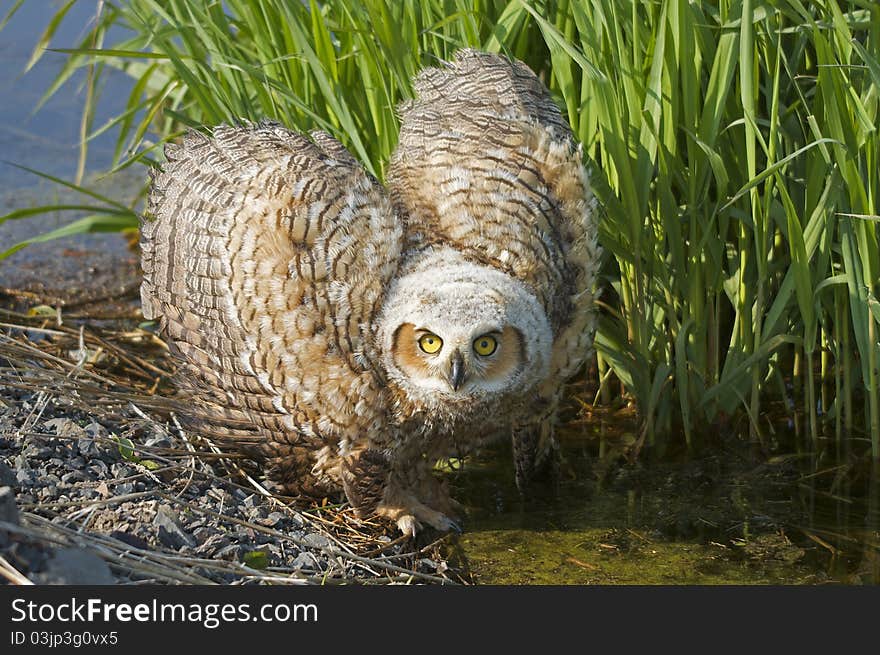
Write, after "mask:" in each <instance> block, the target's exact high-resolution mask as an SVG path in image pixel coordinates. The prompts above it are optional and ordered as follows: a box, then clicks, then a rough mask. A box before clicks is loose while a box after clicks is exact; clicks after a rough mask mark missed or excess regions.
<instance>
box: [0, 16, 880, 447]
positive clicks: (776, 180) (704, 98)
mask: <svg viewBox="0 0 880 655" xmlns="http://www.w3.org/2000/svg"><path fill="white" fill-rule="evenodd" d="M100 7H101V11H100V14H99V16H98V17H97V20H96V23H95V25H94V27H93V29H92V31H91V32H90V33H89V34H87V35H86V37H85V38H84V39H83V41H82V43H80V44H78V45H75V47H72V48H69V49H66V50H62V51H61V52H63V53H65V56H67V57H68V60H67V66H66V67H65V69H64V71H62V73H61V75H60V76H59V79H58V80H57V82H56V84H55V85H53V86H52V88H50V89H49V91H48V93H49V94H51V93H56V92H58V90H59V89H61V88H63V85H64V82H65V81H66V80H67V79H68V78H69V76H70V75H71V74H72V73H73V72H74V71H75V70H76V69H78V68H81V67H84V66H90V67H92V68H91V69H90V70H91V72H92V74H93V76H99V75H100V74H101V71H102V70H103V67H107V66H111V67H115V68H120V69H122V70H124V71H126V72H127V73H129V74H130V75H131V76H132V77H133V78H134V80H135V82H134V85H133V88H132V92H131V95H130V97H129V101H128V106H127V109H126V110H125V111H124V112H123V113H121V114H120V115H119V116H117V117H116V118H115V119H114V120H112V121H111V122H110V123H109V124H106V125H102V126H99V127H97V128H95V129H93V130H92V135H94V134H97V133H99V132H103V131H105V130H108V129H113V130H116V131H117V133H118V135H119V136H118V142H117V149H116V159H115V163H114V166H115V167H116V168H122V167H127V166H130V165H132V164H137V165H143V164H151V163H153V160H154V159H157V149H158V147H159V146H160V145H161V143H162V142H163V141H165V140H168V139H173V138H175V136H177V135H178V134H179V133H180V132H181V130H182V129H184V128H185V127H187V126H192V127H198V126H202V125H213V124H217V123H222V122H236V121H239V120H242V119H248V120H258V119H261V118H266V117H269V118H274V119H277V120H280V121H281V122H283V123H285V124H287V125H289V126H294V127H296V128H299V129H303V130H307V129H311V128H314V127H319V128H322V129H324V130H327V131H328V132H330V133H332V134H333V135H335V136H336V137H338V138H339V139H340V140H342V141H343V143H345V144H346V145H347V146H348V147H349V148H350V149H351V150H352V151H353V152H354V153H355V155H356V156H358V157H359V158H360V159H361V160H362V161H363V162H364V164H365V165H366V167H367V168H368V169H369V170H371V171H372V172H373V173H375V174H376V175H378V176H379V177H381V176H382V175H383V171H384V166H385V164H386V162H387V161H388V157H389V155H390V153H391V152H392V150H393V148H394V146H395V143H396V138H397V132H398V122H397V117H396V114H395V111H394V107H395V105H396V104H397V103H398V102H399V101H400V100H402V99H404V98H406V97H408V96H409V95H410V93H411V87H410V78H411V77H412V75H413V74H414V73H415V72H416V71H417V70H418V69H419V68H421V67H422V66H424V65H431V64H435V63H437V62H438V61H439V60H442V59H445V58H448V57H449V56H450V55H451V53H452V52H453V51H454V50H456V49H457V48H459V47H461V46H465V45H467V46H474V47H479V48H483V49H486V50H490V51H499V52H504V53H507V54H509V55H511V56H514V57H517V58H520V59H523V60H524V61H526V62H527V63H528V64H529V65H530V66H531V67H532V68H533V69H534V70H535V71H536V72H538V74H539V75H541V76H542V77H543V79H544V80H545V81H546V83H547V84H548V86H549V87H550V89H551V91H552V92H553V94H554V96H555V97H556V99H557V100H558V102H559V104H560V106H561V107H562V108H564V110H565V111H566V112H567V115H568V118H569V121H570V122H571V125H572V127H573V129H574V131H575V133H576V134H577V136H578V137H579V139H580V140H581V141H582V142H583V144H584V151H585V157H586V159H587V162H588V164H589V166H590V168H591V170H592V179H593V185H594V188H595V192H596V194H597V196H598V198H599V200H600V204H601V207H602V222H601V231H600V239H601V242H602V245H603V246H604V248H605V251H606V253H607V261H606V262H605V264H604V268H603V272H604V276H603V284H604V285H605V286H606V287H607V290H606V292H605V294H604V295H603V299H602V303H603V304H602V307H603V315H602V320H601V324H600V330H599V334H598V336H597V339H596V346H597V351H598V361H597V365H598V370H599V373H600V379H601V381H602V386H601V389H600V393H599V394H597V397H601V398H604V399H606V400H608V399H610V400H611V401H613V400H614V394H613V393H612V389H617V388H619V387H620V386H621V385H622V386H623V387H624V388H625V393H626V396H627V397H628V398H632V399H634V401H635V402H636V404H637V407H638V409H639V414H640V417H641V418H642V421H643V425H644V437H645V439H646V440H647V442H648V443H652V444H655V445H658V446H660V445H666V444H669V443H671V442H672V441H671V440H674V439H675V438H676V437H675V436H674V435H679V434H681V435H683V439H684V441H685V443H686V444H687V445H688V446H694V445H696V444H697V442H698V441H699V436H700V434H702V433H703V431H704V429H705V428H706V426H708V425H711V424H712V423H713V422H714V421H716V420H717V419H718V418H719V417H721V416H724V415H731V414H738V415H742V416H745V417H747V420H748V421H749V424H750V434H751V435H752V437H753V438H755V439H763V438H764V433H765V431H766V426H767V420H766V419H765V418H764V414H763V412H762V408H764V407H765V406H766V405H767V402H768V398H770V397H776V396H779V395H780V394H781V395H782V396H783V397H785V398H787V399H788V400H789V401H790V404H791V405H792V406H794V407H801V408H804V409H805V413H806V416H807V424H808V427H809V434H810V435H811V437H812V439H813V440H815V441H818V440H819V439H820V436H821V435H823V434H833V435H835V436H836V437H837V439H842V438H844V437H845V436H853V435H859V434H869V435H870V441H871V448H872V453H873V456H874V457H880V404H878V402H880V398H878V384H877V378H878V370H877V365H878V336H880V328H878V321H880V303H878V300H877V298H876V295H877V285H878V281H880V280H878V275H880V253H878V243H877V229H876V223H877V221H878V220H880V216H878V213H880V212H878V207H877V202H878V198H877V195H878V191H880V151H878V136H877V127H876V125H877V113H878V92H880V7H878V5H877V4H876V3H874V2H869V1H866V0H852V1H850V2H837V1H835V0H827V1H819V2H812V3H804V2H800V1H799V0H775V1H772V2H769V1H759V0H742V1H740V0H717V1H714V2H702V3H699V2H687V1H685V0H651V1H648V0H637V1H635V2H629V1H626V2H625V1H623V0H556V1H554V2H550V1H547V2H542V1H539V0H512V1H510V2H505V1H501V0H416V1H411V2H385V1H380V0H364V1H362V2H359V3H352V2H343V1H342V0H327V1H324V2H317V1H316V0H312V1H311V2H298V1H284V0H264V1H263V2H260V3H252V2H246V1H244V0H227V1H225V2H223V3H221V2H216V1H209V0H128V1H127V2H103V3H100ZM62 11H63V10H62ZM59 14H61V12H59ZM59 20H60V19H59ZM53 25H55V23H54V22H50V23H49V24H48V28H47V34H46V35H44V39H43V41H45V42H48V41H49V40H50V39H51V36H52V34H51V32H52V30H53V29H54V27H53ZM111 26H112V27H117V28H118V27H123V28H125V29H126V33H127V34H128V35H129V36H128V38H125V39H123V40H121V41H119V42H117V43H113V44H110V45H106V46H105V47H100V46H99V47H96V45H95V44H102V43H106V38H105V37H106V34H107V32H108V31H109V29H110V28H111ZM39 54H40V53H37V55H39ZM54 56H58V55H54ZM94 86H95V85H94V84H91V85H90V87H89V88H90V89H92V88H94ZM87 143H88V139H86V140H85V141H84V144H83V147H87ZM106 200H107V202H106V203H104V205H105V206H106V207H105V208H106V209H107V210H108V211H107V212H106V215H107V216H108V217H109V219H108V220H111V221H112V220H115V221H118V220H119V215H120V208H119V207H118V206H117V205H115V204H113V203H112V202H111V201H110V200H109V199H106ZM89 207H90V211H92V212H93V214H97V215H98V216H100V215H101V214H102V212H101V211H100V209H101V207H100V206H99V207H97V208H96V207H94V206H92V205H89ZM28 211H31V210H21V211H20V212H18V213H16V212H13V213H12V214H10V215H7V216H6V217H0V221H3V220H6V219H9V218H17V217H22V216H24V215H26V214H27V212H28ZM92 218H93V220H94V216H92ZM7 252H8V251H7ZM614 380H618V381H619V382H620V383H621V385H617V384H612V383H613V381H614ZM860 417H864V420H863V421H862V420H860ZM670 435H673V436H670Z"/></svg>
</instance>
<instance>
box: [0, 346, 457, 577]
mask: <svg viewBox="0 0 880 655" xmlns="http://www.w3.org/2000/svg"><path fill="white" fill-rule="evenodd" d="M0 355H2V353H0ZM0 369H2V357H0ZM0 372H2V371H0ZM0 401H2V402H0V521H2V522H5V523H7V524H9V525H10V527H8V528H6V529H4V528H3V527H0V556H2V557H3V558H4V559H5V560H6V562H7V563H8V564H9V565H10V566H11V567H13V568H14V569H16V570H17V571H18V572H19V573H21V574H22V575H24V576H26V577H28V578H29V579H30V580H31V581H33V582H34V583H37V584H113V583H122V584H130V583H142V582H154V583H199V584H204V583H221V584H227V583H233V582H234V583H236V584H250V583H263V582H264V580H270V581H278V580H279V579H284V578H287V579H289V580H290V581H291V582H298V583H312V582H313V583H334V582H336V583H340V582H343V583H345V582H359V581H366V580H367V579H372V581H377V580H378V581H380V582H407V583H409V582H442V581H443V579H442V578H439V577H436V571H438V570H446V569H447V568H448V567H447V565H446V564H445V563H444V564H443V566H442V567H440V568H438V563H439V562H440V561H442V560H443V559H444V557H445V550H443V549H442V548H439V547H437V546H436V545H432V546H431V548H429V549H423V548H422V547H423V546H426V545H428V544H431V542H432V541H433V540H435V539H437V537H438V535H436V534H433V535H431V534H424V535H420V538H421V539H422V540H421V541H420V542H417V543H413V542H412V541H408V540H399V539H397V537H398V535H397V534H395V533H394V532H392V531H391V530H390V529H388V528H386V527H385V526H382V525H375V524H370V523H364V522H362V521H360V520H358V519H357V518H356V517H354V515H353V513H352V512H351V511H350V510H347V509H345V508H343V509H341V510H338V511H336V510H329V509H327V508H322V509H321V511H320V512H319V513H318V514H316V515H311V514H310V513H308V512H304V511H302V509H301V508H299V507H296V506H292V505H289V504H288V503H287V502H285V500H284V499H275V498H273V497H267V496H265V495H263V493H261V492H260V491H259V490H258V489H257V488H255V487H254V485H253V484H252V483H251V482H250V481H249V480H248V479H247V478H246V477H244V476H243V475H242V473H243V470H242V469H241V468H239V464H240V465H243V466H245V467H246V468H245V469H244V471H247V472H248V474H249V475H251V476H253V477H254V478H255V479H259V477H258V476H259V475H260V474H259V470H258V469H256V468H255V467H252V466H251V465H249V464H248V463H247V462H246V461H243V460H234V461H230V460H226V459H222V458H218V457H202V456H201V453H204V447H203V446H202V447H199V448H194V445H193V439H192V438H190V437H188V435H185V434H184V433H183V432H182V431H181V430H179V428H178V427H177V425H176V424H175V423H174V422H173V420H171V421H169V420H168V417H166V418H164V419H159V418H154V417H153V416H151V415H148V414H146V413H145V412H144V411H142V410H140V409H138V408H136V407H134V406H132V405H131V403H128V404H125V403H121V404H118V405H113V406H112V411H111V410H110V409H106V410H105V409H104V408H103V406H101V405H98V404H96V405H94V406H90V405H89V404H88V403H83V402H82V401H81V399H80V402H72V399H71V398H68V397H66V396H65V395H64V394H60V395H58V396H50V395H48V394H46V393H44V392H42V391H37V392H34V391H7V390H6V389H4V388H3V385H2V376H0ZM108 407H109V406H108ZM304 508H305V506H303V509H304ZM334 512H335V513H334ZM389 536H390V537H391V538H389ZM358 552H361V553H365V554H366V555H368V556H369V557H366V556H358V555H357V553H358ZM377 553H378V554H377ZM432 558H434V559H436V560H437V561H435V562H433V564H432V565H428V564H426V560H427V561H432ZM254 567H257V568H254ZM432 576H433V577H432ZM444 578H446V579H447V580H449V581H452V580H456V578H455V577H454V576H453V577H450V576H444ZM458 580H460V578H458ZM5 581H6V576H0V583H2V582H5Z"/></svg>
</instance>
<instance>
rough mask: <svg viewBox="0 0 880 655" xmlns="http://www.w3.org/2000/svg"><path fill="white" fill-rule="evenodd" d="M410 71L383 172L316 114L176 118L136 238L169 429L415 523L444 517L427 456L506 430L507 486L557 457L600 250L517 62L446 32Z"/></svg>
mask: <svg viewBox="0 0 880 655" xmlns="http://www.w3.org/2000/svg"><path fill="white" fill-rule="evenodd" d="M413 83H414V90H415V97H414V99H412V100H410V101H407V102H405V103H403V104H402V105H401V106H400V107H399V115H400V124H401V127H400V136H399V143H398V146H397V148H396V150H395V152H394V153H393V155H392V157H391V160H390V162H389V163H388V166H387V174H386V176H385V177H386V180H385V184H384V185H383V184H381V183H380V182H379V181H378V180H377V179H375V178H374V177H372V176H371V175H369V174H368V173H367V172H366V171H365V169H364V168H363V167H362V166H361V164H359V163H358V161H357V160H356V159H355V158H354V157H353V156H352V155H351V154H350V153H349V152H348V151H347V150H346V149H345V147H344V146H343V145H342V144H341V143H339V142H338V141H337V140H335V139H334V138H332V137H331V136H329V135H328V134H326V133H324V132H312V133H310V134H309V135H306V134H302V133H298V132H295V131H291V130H288V129H286V128H284V127H282V126H281V125H279V124H275V123H271V122H264V123H260V124H247V125H243V126H237V127H230V126H220V127H216V128H214V129H213V130H212V131H211V134H210V135H205V134H202V133H199V132H195V131H193V132H190V133H188V134H187V135H186V136H185V137H184V138H183V140H182V143H179V144H169V145H168V146H167V147H166V149H165V156H166V162H165V163H164V165H163V166H162V168H161V170H158V169H154V170H153V173H152V185H151V190H150V195H149V201H148V206H147V211H146V212H145V216H144V218H143V220H142V222H141V233H140V235H141V241H140V243H141V250H142V268H143V284H142V287H141V295H142V302H143V313H144V316H145V318H147V319H156V320H157V321H158V326H159V330H160V333H161V334H162V335H163V336H164V338H165V339H166V340H167V342H168V344H169V347H170V349H171V351H172V352H173V353H174V355H176V357H177V358H179V361H180V367H179V378H180V379H179V382H180V384H181V386H182V391H183V393H184V394H185V397H186V399H187V405H188V407H189V411H188V416H187V420H188V422H189V425H190V426H192V427H193V429H196V430H198V431H199V432H201V433H202V434H206V435H209V436H211V437H212V438H213V439H215V440H216V441H217V442H218V443H220V444H222V445H225V446H227V447H229V448H231V449H234V450H236V451H238V452H241V453H244V454H246V455H248V456H250V457H253V458H256V459H258V460H259V461H261V462H263V465H264V467H265V471H266V475H267V477H268V478H269V480H271V481H272V483H273V484H274V485H275V486H276V488H277V489H278V490H279V491H281V492H283V493H287V494H291V495H296V496H307V497H308V496H311V497H319V498H320V497H327V496H331V497H332V495H334V494H336V495H338V496H339V497H340V498H341V497H342V495H343V494H344V497H345V498H346V499H347V500H348V501H349V502H350V504H351V505H352V506H353V507H354V508H355V510H356V512H357V514H358V515H359V516H362V517H367V516H377V517H384V519H387V520H389V521H392V522H395V523H396V524H397V526H398V527H399V528H400V530H401V531H403V532H404V533H406V534H412V535H415V534H416V531H417V530H418V529H421V528H422V527H424V526H431V527H433V528H436V529H438V530H449V529H457V528H458V526H457V524H456V517H457V513H458V512H457V509H458V506H457V504H456V503H455V502H454V501H453V500H452V499H451V498H450V494H449V492H448V490H447V488H446V485H445V484H444V483H442V482H441V481H440V479H438V477H436V476H435V474H434V473H433V469H434V468H435V465H436V463H437V462H438V461H439V460H442V459H444V458H450V457H459V458H460V457H465V456H466V455H468V454H469V453H473V452H475V450H477V449H478V448H480V447H481V446H482V445H484V444H486V443H487V442H489V441H490V440H492V439H499V438H508V439H511V440H512V443H513V453H514V460H515V461H514V465H515V470H516V479H517V483H518V484H519V485H520V486H521V487H525V485H526V484H527V483H528V482H529V480H530V479H531V477H532V475H533V473H534V471H535V470H537V468H538V467H539V466H540V465H541V463H542V461H544V460H545V459H546V457H547V456H548V454H550V453H552V452H553V449H554V445H555V439H554V421H555V419H556V414H557V408H558V407H559V404H560V398H561V397H562V394H563V390H564V384H565V381H566V380H567V379H569V378H570V377H571V376H572V375H573V374H575V373H576V372H577V371H578V369H579V368H580V367H581V366H582V364H583V363H584V361H585V359H586V358H587V357H588V356H589V355H590V351H591V347H592V339H593V333H594V328H595V308H594V287H595V283H596V275H597V269H598V266H599V257H600V249H599V246H598V245H597V228H596V222H595V219H594V214H595V212H594V202H593V199H592V195H591V192H590V187H589V180H588V175H587V172H586V170H585V168H584V166H583V164H582V151H581V148H580V146H579V145H578V144H577V143H576V141H575V139H574V136H573V134H572V131H571V129H570V127H569V126H568V124H567V123H566V121H565V120H564V118H563V117H562V115H561V113H560V111H559V109H558V108H557V106H556V105H555V104H554V102H553V101H552V99H551V97H550V95H549V93H548V91H547V89H546V88H545V86H544V85H543V84H542V82H541V81H540V80H539V79H538V77H537V76H536V75H535V74H534V73H533V72H532V71H531V70H530V69H529V68H528V67H527V66H526V65H525V64H523V63H522V62H518V61H514V60H510V59H507V58H505V57H502V56H498V55H494V54H488V53H484V52H479V51H475V50H461V51H459V52H457V53H456V55H455V57H454V60H453V61H450V62H445V63H444V64H443V65H442V66H439V67H435V68H428V69H425V70H423V71H422V72H421V73H420V74H419V75H418V76H417V77H416V78H415V79H414V81H413Z"/></svg>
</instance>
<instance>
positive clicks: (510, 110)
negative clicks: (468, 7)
mask: <svg viewBox="0 0 880 655" xmlns="http://www.w3.org/2000/svg"><path fill="white" fill-rule="evenodd" d="M415 91H416V94H417V97H416V98H415V99H414V100H412V101H410V102H407V103H405V104H404V105H403V106H402V107H401V110H400V111H401V131H400V142H399V145H398V147H397V150H396V152H395V154H394V156H393V158H392V161H391V165H390V167H389V172H388V179H387V184H388V187H389V189H390V190H391V194H392V199H393V201H394V203H395V205H396V206H398V207H399V208H400V210H401V211H402V212H406V213H407V214H408V225H409V228H408V230H409V233H408V236H409V238H410V239H411V241H412V245H414V246H416V247H418V246H425V247H431V246H443V245H451V246H453V247H455V248H456V249H458V250H460V251H462V252H464V253H465V254H466V255H467V256H468V257H470V258H472V259H474V260H477V261H481V262H483V263H486V264H489V265H492V266H495V267H497V268H499V269H501V270H504V271H506V272H508V273H509V274H511V275H513V276H515V277H517V278H519V279H520V280H522V281H523V282H525V283H526V284H527V285H529V286H530V287H531V288H532V290H533V291H534V292H535V294H536V296H537V297H538V298H539V299H540V300H541V301H542V302H543V304H544V307H545V308H546V310H547V314H548V317H549V319H550V322H551V325H552V326H553V328H554V331H555V341H554V344H555V345H554V352H553V361H552V363H551V372H550V378H549V381H550V383H551V385H552V384H558V382H559V381H560V380H564V379H565V378H567V377H569V376H570V375H571V374H573V373H574V372H575V371H576V370H577V368H578V367H579V366H580V365H581V364H582V363H583V361H584V359H585V358H586V357H587V356H588V355H589V352H590V348H591V345H592V335H593V332H594V325H595V316H594V308H593V288H594V283H595V280H596V274H597V271H598V267H599V247H598V245H597V240H596V238H597V226H596V222H595V219H594V216H593V212H592V209H593V202H592V196H591V193H590V190H589V181H588V178H587V173H586V170H585V169H584V167H583V164H582V161H581V160H582V155H581V152H580V149H579V148H578V147H577V146H576V144H575V142H574V138H573V136H572V132H571V129H570V128H569V126H568V125H567V124H566V122H565V120H564V118H563V117H562V115H561V113H560V111H559V109H558V108H557V106H556V105H555V104H554V102H553V100H552V98H551V97H550V95H549V93H548V92H547V89H546V88H545V87H544V85H543V84H542V83H541V81H540V80H539V79H538V78H537V77H536V76H535V74H534V73H533V72H532V71H531V70H530V69H529V68H528V67H527V66H526V65H524V64H522V63H521V62H515V61H511V60H509V59H506V58H504V57H500V56H497V55H493V54H488V53H484V52H478V51H474V50H462V51H459V52H458V53H456V56H455V59H454V61H452V62H449V63H448V64H447V65H445V66H444V67H441V68H430V69H427V70H425V71H423V72H422V73H421V74H420V75H419V76H418V78H417V79H416V80H415Z"/></svg>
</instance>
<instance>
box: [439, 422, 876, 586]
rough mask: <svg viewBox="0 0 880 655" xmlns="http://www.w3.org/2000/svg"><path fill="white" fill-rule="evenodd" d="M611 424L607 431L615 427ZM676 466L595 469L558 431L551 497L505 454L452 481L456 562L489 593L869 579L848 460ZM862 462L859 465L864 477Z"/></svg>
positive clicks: (868, 515) (574, 435)
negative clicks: (529, 483)
mask: <svg viewBox="0 0 880 655" xmlns="http://www.w3.org/2000/svg"><path fill="white" fill-rule="evenodd" d="M614 427H615V426H613V425H612V426H611V428H612V429H613V428H614ZM727 442H728V443H727V445H726V446H722V447H721V448H720V449H718V448H716V449H713V452H712V453H711V454H707V455H706V456H703V457H696V458H692V459H687V458H679V459H677V460H676V461H669V460H668V459H667V460H666V461H662V460H658V461H652V460H651V458H650V457H643V458H642V459H641V460H640V461H639V463H637V464H636V465H629V464H626V463H623V462H621V460H620V459H619V458H618V457H617V456H616V454H613V453H612V456H611V457H610V458H608V459H606V460H605V461H604V462H603V460H602V459H601V458H600V457H599V445H598V443H597V441H596V439H595V438H594V437H593V436H592V435H590V434H588V433H586V431H585V430H584V429H583V427H582V426H575V427H574V428H569V429H567V430H564V431H563V434H562V436H561V443H562V445H563V453H564V457H565V460H566V465H565V467H564V468H563V475H562V476H561V479H560V481H559V483H558V486H557V488H555V489H551V488H543V489H538V490H537V492H536V493H534V494H533V495H531V496H530V497H528V498H524V497H523V496H521V495H520V494H519V493H518V491H517V490H516V487H515V484H514V481H513V475H512V471H511V470H510V469H512V465H511V463H510V462H511V460H510V452H509V448H506V447H505V446H503V445H502V446H501V447H499V448H497V449H495V451H494V452H489V453H485V454H484V455H483V456H482V457H479V458H476V460H475V461H473V462H470V463H469V464H468V465H466V466H465V467H463V469H462V470H461V471H459V472H457V473H454V474H452V475H451V476H450V480H451V482H452V488H453V495H454V496H455V497H456V498H457V500H459V501H460V502H462V503H463V504H464V505H465V506H466V508H467V520H466V521H465V532H464V534H463V535H462V537H461V539H460V546H461V550H462V554H463V555H464V557H465V558H466V559H467V561H468V562H469V565H470V570H471V572H472V574H473V576H474V579H475V580H476V581H477V582H480V583H484V584H486V583H488V584H666V585H668V584H699V585H704V584H713V585H714V584H738V585H766V584H776V585H778V584H787V585H790V584H828V583H832V584H833V583H838V584H877V583H878V582H880V527H878V526H880V510H878V508H880V502H878V494H880V490H878V485H877V484H876V480H877V473H876V471H874V472H872V471H871V470H870V464H869V463H868V462H867V461H864V460H861V461H859V460H858V459H855V460H854V459H853V458H852V455H849V456H848V457H849V461H847V456H842V457H840V458H839V459H838V461H833V462H832V461H824V460H823V459H822V458H820V457H816V456H815V455H811V454H809V453H802V454H799V453H798V452H797V450H796V449H793V450H788V451H786V450H785V449H784V448H781V449H780V451H779V452H777V453H771V454H766V455H759V454H756V453H755V452H754V451H753V449H750V448H748V447H747V446H746V444H745V443H744V442H742V441H738V440H737V439H736V438H735V437H732V438H730V439H728V440H727ZM866 467H867V468H866Z"/></svg>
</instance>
